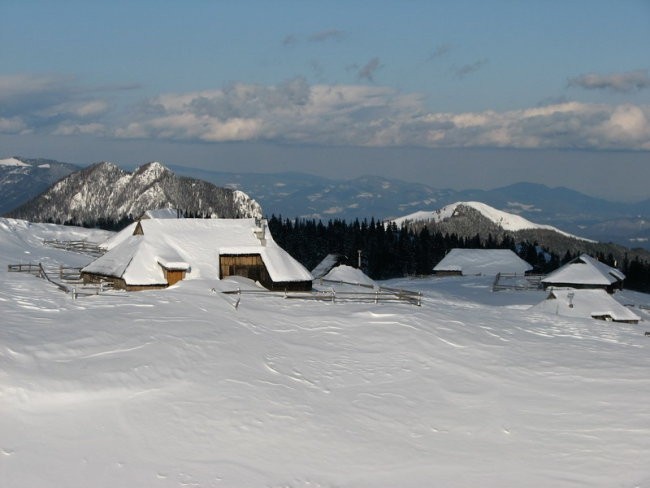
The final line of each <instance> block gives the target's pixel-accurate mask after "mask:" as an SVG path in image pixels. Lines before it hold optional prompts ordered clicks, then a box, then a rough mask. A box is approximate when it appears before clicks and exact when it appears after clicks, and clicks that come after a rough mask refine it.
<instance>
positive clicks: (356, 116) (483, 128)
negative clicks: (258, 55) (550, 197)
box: [0, 76, 650, 150]
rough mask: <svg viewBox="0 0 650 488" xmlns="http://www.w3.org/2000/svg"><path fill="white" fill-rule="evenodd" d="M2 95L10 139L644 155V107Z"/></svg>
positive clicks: (388, 93)
mask: <svg viewBox="0 0 650 488" xmlns="http://www.w3.org/2000/svg"><path fill="white" fill-rule="evenodd" d="M21 83H24V86H23V87H22V88H21V87H19V86H18V85H20V84H21ZM57 83H58V84H57ZM0 87H4V88H6V89H7V92H4V93H2V95H0V96H2V97H4V100H3V103H2V105H0V110H1V112H0V132H1V133H10V134H23V133H43V134H54V135H72V134H93V135H96V136H106V137H118V138H138V139H159V140H178V141H203V142H228V141H275V142H281V143H295V144H321V145H349V146H373V147H388V146H423V147H445V148H452V147H498V148H581V149H633V150H650V106H644V105H633V104H629V103H627V104H618V105H607V104H593V103H580V102H572V101H565V102H560V103H554V104H549V105H545V106H542V107H530V108H528V107H526V108H522V109H519V110H510V111H501V112H499V111H495V110H485V111H477V112H462V113H452V112H434V111H430V110H428V109H427V106H426V99H425V97H424V96H423V95H421V94H418V93H403V92H400V91H398V90H395V89H393V88H389V87H385V86H377V85H367V84H358V85H325V84H316V85H310V84H309V83H307V81H306V80H305V79H302V78H296V79H292V80H288V81H286V82H284V83H280V84H278V85H271V86H269V85H261V84H246V83H236V84H233V85H230V86H227V87H224V88H220V89H214V90H205V91H197V92H188V93H178V94H173V93H168V94H163V95H160V96H157V97H154V98H152V99H149V100H147V101H145V102H140V103H138V104H137V105H133V106H131V107H128V110H127V111H125V112H124V113H123V114H122V116H121V117H117V116H115V114H113V113H112V104H109V103H108V101H106V100H103V99H101V98H97V97H93V98H90V97H88V96H87V94H88V93H91V92H92V91H91V90H87V89H86V90H73V89H71V88H70V87H67V86H65V84H63V85H61V82H57V81H55V80H54V81H53V79H52V78H47V77H46V78H43V79H39V78H37V77H19V76H15V77H6V76H5V77H0ZM30 90H32V91H31V92H30ZM7 93H9V95H8V94H7ZM11 94H13V95H11ZM108 115H111V116H112V117H113V118H109V117H108Z"/></svg>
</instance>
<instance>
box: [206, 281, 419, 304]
mask: <svg viewBox="0 0 650 488" xmlns="http://www.w3.org/2000/svg"><path fill="white" fill-rule="evenodd" d="M327 281H328V280H321V282H327ZM331 283H336V284H339V285H353V286H357V285H358V286H359V287H361V288H369V289H372V290H373V291H367V292H366V291H336V290H334V288H332V289H330V290H320V291H312V292H278V291H271V290H242V289H240V288H238V289H237V290H228V291H223V292H221V293H223V294H225V295H237V296H238V298H237V302H236V306H235V308H237V306H238V305H239V302H240V299H241V295H274V296H278V297H282V298H286V299H290V300H316V301H323V302H332V303H335V302H355V303H380V302H395V303H409V304H411V305H416V306H418V307H419V306H421V305H422V294H421V293H420V292H414V291H410V290H403V289H399V288H387V287H379V288H375V287H373V286H372V285H364V284H359V283H348V282H345V281H331ZM213 291H214V289H213Z"/></svg>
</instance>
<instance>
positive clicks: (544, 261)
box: [269, 216, 650, 291]
mask: <svg viewBox="0 0 650 488" xmlns="http://www.w3.org/2000/svg"><path fill="white" fill-rule="evenodd" d="M269 228H270V229H271V233H272V234H273V237H274V239H275V240H276V242H277V243H278V244H280V246H282V247H283V248H284V249H286V250H287V251H288V252H289V253H290V254H291V255H292V256H293V257H295V258H296V259H297V260H298V261H300V262H301V263H302V264H303V265H304V266H305V267H307V268H308V269H313V268H314V267H315V266H316V265H317V264H318V263H319V262H320V261H321V260H322V259H323V258H324V257H325V256H326V255H327V254H330V253H339V254H342V255H344V256H345V257H346V258H347V262H348V264H351V265H357V262H358V252H359V251H361V267H362V269H363V271H364V272H365V273H366V274H367V275H368V276H370V277H371V278H373V279H377V280H381V279H389V278H395V277H400V276H406V275H426V274H431V272H432V270H433V267H434V266H435V265H436V264H437V263H438V262H439V261H440V260H441V259H442V258H443V257H444V256H445V254H446V253H447V252H448V251H449V250H450V249H453V248H459V247H460V248H487V249H491V248H502V249H512V250H513V251H515V252H516V253H517V254H518V255H519V256H520V257H521V258H523V259H524V260H526V261H528V262H529V263H530V264H532V265H533V266H534V268H535V272H537V273H548V272H550V271H552V270H554V269H556V268H558V267H559V266H561V265H562V264H564V263H566V262H568V261H570V260H571V259H573V258H574V257H576V256H578V255H579V254H580V253H581V252H585V251H584V250H582V249H577V248H575V249H574V248H568V249H566V250H565V251H564V252H557V251H554V250H551V249H549V248H548V247H546V246H541V245H540V244H539V242H537V241H535V240H532V239H527V238H522V239H521V240H515V238H514V237H512V236H511V235H510V234H508V233H499V235H498V236H497V237H494V236H493V235H492V234H491V233H488V235H487V237H482V236H481V235H479V234H475V235H474V236H459V235H458V234H456V233H445V234H443V233H442V232H439V231H433V232H432V231H430V230H429V228H428V227H426V226H423V227H421V228H420V229H419V230H413V229H412V228H408V227H405V226H404V227H402V228H398V227H397V226H396V225H395V224H389V225H386V224H384V223H382V222H379V221H376V220H374V219H370V221H368V220H363V221H359V220H355V221H353V222H351V223H348V222H346V221H345V220H330V221H329V222H327V223H323V222H322V221H320V220H318V221H317V220H309V219H295V220H289V219H282V218H281V217H276V216H272V217H271V218H270V219H269ZM534 235H536V234H531V236H534ZM590 246H592V247H591V249H592V250H593V252H590V254H592V255H594V257H596V258H598V259H600V260H601V261H603V262H605V263H607V264H609V265H612V266H614V265H616V267H618V268H619V269H621V270H622V271H623V272H624V273H625V274H626V275H627V279H626V281H625V286H626V287H627V288H630V289H636V290H642V291H650V262H649V261H648V260H647V259H644V258H642V257H641V256H640V255H639V254H638V253H636V252H632V251H630V254H624V255H623V256H622V257H620V258H619V257H617V256H615V255H614V254H613V253H611V252H608V250H609V249H611V248H610V247H608V245H602V246H601V247H598V245H597V244H594V243H590Z"/></svg>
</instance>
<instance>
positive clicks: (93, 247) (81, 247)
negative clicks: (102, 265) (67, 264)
mask: <svg viewBox="0 0 650 488" xmlns="http://www.w3.org/2000/svg"><path fill="white" fill-rule="evenodd" d="M43 245H45V246H49V247H54V248H57V249H64V250H66V251H72V252H78V253H81V254H88V255H90V256H96V257H98V256H102V255H104V254H105V253H106V249H104V248H102V247H99V245H98V244H95V243H93V242H88V241H59V240H58V239H52V240H47V239H46V240H44V241H43Z"/></svg>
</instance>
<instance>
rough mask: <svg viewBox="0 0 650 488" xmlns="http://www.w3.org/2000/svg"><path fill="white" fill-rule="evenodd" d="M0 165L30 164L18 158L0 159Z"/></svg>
mask: <svg viewBox="0 0 650 488" xmlns="http://www.w3.org/2000/svg"><path fill="white" fill-rule="evenodd" d="M0 166H30V165H29V164H27V163H24V162H22V161H21V160H20V159H16V158H6V159H0Z"/></svg>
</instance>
